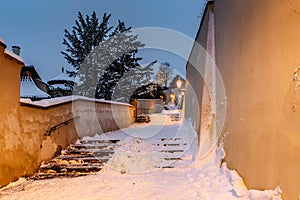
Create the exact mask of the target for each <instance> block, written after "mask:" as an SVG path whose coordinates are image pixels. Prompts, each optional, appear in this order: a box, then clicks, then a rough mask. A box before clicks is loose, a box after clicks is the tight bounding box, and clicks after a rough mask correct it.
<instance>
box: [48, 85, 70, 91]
mask: <svg viewBox="0 0 300 200" xmlns="http://www.w3.org/2000/svg"><path fill="white" fill-rule="evenodd" d="M51 86H52V87H53V88H55V89H58V88H60V89H62V90H72V87H70V86H69V85H66V84H63V83H55V84H51Z"/></svg>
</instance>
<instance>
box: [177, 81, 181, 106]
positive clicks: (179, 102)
mask: <svg viewBox="0 0 300 200" xmlns="http://www.w3.org/2000/svg"><path fill="white" fill-rule="evenodd" d="M176 85H177V89H178V95H177V96H178V102H177V109H179V110H180V108H181V99H182V95H181V86H182V80H181V79H180V77H178V80H177V81H176Z"/></svg>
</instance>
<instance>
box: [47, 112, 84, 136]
mask: <svg viewBox="0 0 300 200" xmlns="http://www.w3.org/2000/svg"><path fill="white" fill-rule="evenodd" d="M79 118H80V117H79V116H76V117H73V118H71V119H69V120H66V121H64V122H62V123H59V124H57V125H55V126H53V127H51V128H50V129H49V130H48V131H46V133H45V134H44V136H50V135H51V133H52V132H54V131H55V130H56V129H59V128H62V127H64V126H67V125H68V124H69V123H71V122H74V120H77V119H79Z"/></svg>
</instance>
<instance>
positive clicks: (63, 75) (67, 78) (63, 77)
mask: <svg viewBox="0 0 300 200" xmlns="http://www.w3.org/2000/svg"><path fill="white" fill-rule="evenodd" d="M55 81H72V82H76V79H75V77H70V76H69V75H68V74H66V73H64V72H62V73H60V74H59V75H58V76H56V77H54V78H53V79H51V80H49V81H48V83H49V82H50V83H51V82H55Z"/></svg>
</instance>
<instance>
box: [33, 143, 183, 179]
mask: <svg viewBox="0 0 300 200" xmlns="http://www.w3.org/2000/svg"><path fill="white" fill-rule="evenodd" d="M145 140H147V142H148V143H150V144H151V145H153V146H154V147H155V149H157V152H159V153H160V154H161V157H162V158H163V161H162V162H161V163H160V164H159V165H158V166H157V168H172V167H174V166H178V163H179V162H182V161H183V160H185V159H184V158H183V155H184V152H185V150H186V149H187V145H188V144H187V143H186V142H183V141H182V138H154V139H145ZM119 141H120V140H118V139H115V140H112V139H107V140H99V139H95V140H94V139H81V140H80V141H79V142H77V143H76V144H72V145H70V146H69V147H68V148H67V149H65V150H63V151H61V154H60V155H58V156H56V157H54V158H53V159H52V160H50V161H48V162H44V163H42V165H41V166H40V168H39V170H38V172H37V173H36V174H34V175H33V176H32V177H31V178H33V179H46V178H55V177H60V176H66V177H76V176H82V175H87V174H91V173H95V172H98V171H100V170H101V169H102V168H103V166H104V164H105V163H106V162H107V161H108V160H109V159H111V158H112V156H113V154H114V152H115V150H116V148H118V147H119V146H118V142H119ZM185 161H186V160H185Z"/></svg>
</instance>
